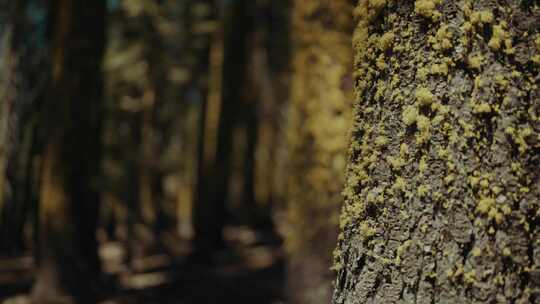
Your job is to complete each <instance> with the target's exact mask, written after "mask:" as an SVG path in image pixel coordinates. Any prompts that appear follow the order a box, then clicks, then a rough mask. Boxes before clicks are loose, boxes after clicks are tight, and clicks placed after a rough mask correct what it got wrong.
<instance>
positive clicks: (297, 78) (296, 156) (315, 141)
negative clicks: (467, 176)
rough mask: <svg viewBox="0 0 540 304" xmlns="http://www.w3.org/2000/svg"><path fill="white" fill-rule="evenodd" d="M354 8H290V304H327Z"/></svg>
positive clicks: (344, 3)
mask: <svg viewBox="0 0 540 304" xmlns="http://www.w3.org/2000/svg"><path fill="white" fill-rule="evenodd" d="M351 11H352V5H351V3H350V1H348V0H339V1H319V0H310V1H305V0H298V1H295V2H294V4H293V13H292V18H293V19H292V20H293V21H292V39H293V40H292V41H293V53H292V60H293V61H292V64H293V76H292V87H291V97H290V98H291V100H290V106H289V107H290V108H289V121H288V126H287V143H288V150H289V156H290V157H289V164H288V167H287V168H288V190H287V193H288V195H287V203H286V209H287V224H288V226H289V227H285V229H284V234H285V242H286V249H287V252H288V256H289V265H288V267H289V268H288V279H289V283H288V293H289V296H290V300H291V302H292V303H328V302H329V301H330V298H331V282H332V279H333V275H332V272H331V270H330V267H331V265H332V263H331V262H332V249H333V248H335V244H336V242H337V235H338V228H337V226H338V225H337V224H338V216H339V209H340V206H341V203H342V198H341V196H340V192H341V189H342V187H343V181H344V176H345V174H344V173H345V164H346V151H347V138H348V137H347V134H348V131H349V128H350V126H351V123H350V122H351V101H352V78H351V68H352V60H351V58H352V48H351V39H350V37H351V33H352V14H351Z"/></svg>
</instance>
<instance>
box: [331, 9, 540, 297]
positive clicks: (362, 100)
mask: <svg viewBox="0 0 540 304" xmlns="http://www.w3.org/2000/svg"><path fill="white" fill-rule="evenodd" d="M354 13H355V17H356V23H357V25H356V29H355V33H354V37H353V45H354V58H355V70H354V76H355V101H354V112H353V113H354V128H353V132H352V144H351V147H350V152H349V160H348V173H347V182H346V187H345V190H344V195H345V199H346V203H345V207H344V208H343V211H342V214H341V220H340V221H341V228H342V231H341V236H340V244H339V246H338V249H337V250H336V261H335V268H336V269H338V278H337V280H336V284H335V285H336V289H335V293H334V299H333V302H334V303H540V225H539V223H540V212H539V210H540V209H539V207H540V200H539V198H540V180H539V178H540V171H539V170H538V165H539V161H540V141H539V138H540V137H539V135H540V125H539V119H538V118H539V109H540V108H539V106H540V90H539V88H538V75H539V74H538V73H539V65H538V63H539V59H540V56H539V54H540V36H539V32H538V29H539V28H540V9H539V7H538V6H537V5H534V4H533V2H532V1H506V2H494V1H487V0H479V1H441V0H417V1H379V0H362V1H360V2H359V3H358V5H357V6H356V8H355V10H354Z"/></svg>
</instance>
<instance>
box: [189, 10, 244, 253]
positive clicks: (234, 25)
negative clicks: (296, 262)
mask: <svg viewBox="0 0 540 304" xmlns="http://www.w3.org/2000/svg"><path fill="white" fill-rule="evenodd" d="M248 6H249V1H246V0H235V1H231V2H227V3H225V4H224V12H223V17H222V18H223V33H219V32H217V33H216V37H215V41H214V45H213V46H212V47H213V50H212V51H211V59H210V60H211V63H210V64H211V72H210V73H220V74H221V75H220V77H218V76H216V75H215V74H214V75H213V76H211V77H214V79H213V83H211V84H210V86H211V87H210V90H211V92H210V93H209V100H208V104H207V105H206V107H205V112H206V113H205V117H204V120H205V123H204V126H203V128H204V131H203V132H201V134H204V135H203V136H204V138H203V139H202V140H203V143H202V146H201V148H200V155H201V157H202V158H201V162H200V164H199V178H198V183H197V184H198V185H197V189H198V190H197V199H196V203H195V206H194V228H195V240H194V244H195V247H196V250H197V251H199V252H200V253H202V254H207V253H211V252H212V251H213V250H215V249H219V248H221V247H223V236H222V230H223V226H224V225H225V221H226V217H227V210H226V205H227V199H228V197H229V181H230V175H231V151H232V135H233V131H234V124H235V121H236V119H237V112H238V110H239V108H238V107H239V106H240V105H241V100H242V97H243V94H242V93H243V86H242V85H243V84H244V82H245V80H246V78H245V77H246V59H247V58H246V49H247V47H246V46H247V35H248V31H249V28H250V24H249V23H248V22H249V20H250V19H249V17H248ZM212 61H213V62H212ZM220 63H221V67H220V66H219V65H220ZM220 68H221V69H220ZM220 70H221V71H220ZM212 90H213V92H212ZM218 92H219V93H218ZM216 94H220V95H216Z"/></svg>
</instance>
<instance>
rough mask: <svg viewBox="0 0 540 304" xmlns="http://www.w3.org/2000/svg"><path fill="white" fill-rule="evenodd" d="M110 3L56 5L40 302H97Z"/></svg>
mask: <svg viewBox="0 0 540 304" xmlns="http://www.w3.org/2000/svg"><path fill="white" fill-rule="evenodd" d="M105 10H106V6H105V1H92V2H88V1H83V0H81V1H79V0H57V1H53V3H52V6H51V10H50V12H51V17H50V18H51V19H50V20H51V28H50V30H51V31H50V35H51V36H50V39H51V49H52V52H51V55H52V64H51V68H52V69H51V83H50V86H49V91H48V96H47V98H48V99H47V101H46V105H45V110H44V114H43V122H44V123H45V124H44V125H43V126H42V127H43V128H44V129H45V132H46V133H45V134H46V143H45V148H44V152H43V170H42V185H41V201H40V206H39V247H38V251H39V252H38V259H39V260H38V263H39V265H38V273H37V281H36V283H35V286H34V289H33V301H34V302H35V303H49V302H50V303H53V302H54V303H65V302H71V301H76V302H77V303H95V300H94V297H93V295H94V293H95V291H96V290H95V288H96V282H97V279H98V275H99V269H100V265H99V264H100V263H99V259H98V254H97V242H96V235H95V232H96V231H95V229H96V224H97V215H98V207H99V191H98V187H97V186H98V185H97V180H96V178H97V176H98V173H99V171H100V154H101V153H100V148H101V142H100V141H101V116H102V115H101V114H102V113H101V111H102V108H101V104H102V99H103V96H102V92H103V90H102V74H101V73H102V71H101V64H102V56H103V48H104V41H105V35H104V32H105V31H104V29H105Z"/></svg>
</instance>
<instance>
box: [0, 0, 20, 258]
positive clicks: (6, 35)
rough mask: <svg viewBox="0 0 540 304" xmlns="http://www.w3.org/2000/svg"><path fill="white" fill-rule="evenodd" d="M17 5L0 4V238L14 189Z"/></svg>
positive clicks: (6, 244) (3, 243) (3, 246)
mask: <svg viewBox="0 0 540 304" xmlns="http://www.w3.org/2000/svg"><path fill="white" fill-rule="evenodd" d="M20 6H21V5H16V4H15V3H13V2H9V3H8V2H5V3H2V6H1V7H0V8H1V9H2V16H1V20H0V31H1V37H0V39H1V41H0V43H1V46H0V47H1V50H0V54H1V61H0V71H1V73H0V75H1V76H0V77H1V78H0V94H1V95H0V102H1V104H0V228H1V229H0V231H2V234H1V236H7V235H6V234H5V233H4V231H5V230H7V229H8V225H9V224H13V223H11V222H10V223H9V224H8V223H7V220H8V214H9V215H11V216H13V213H12V212H10V211H11V210H10V209H12V207H13V205H12V204H11V202H12V201H13V200H12V198H13V191H12V190H13V189H12V187H11V183H10V182H11V181H10V180H9V179H8V174H7V172H8V170H7V167H8V165H9V161H10V158H11V157H10V156H11V155H12V154H13V153H12V151H13V146H14V140H15V138H16V136H14V134H13V133H14V131H15V130H13V122H14V119H13V116H14V114H15V110H14V108H15V106H16V104H15V102H16V99H17V96H16V93H17V92H16V86H15V79H16V77H17V72H18V71H17V59H18V57H17V49H16V47H15V45H14V38H13V36H14V35H15V34H17V32H18V29H19V26H17V25H18V22H17V20H18V19H19V18H20V16H19V15H20ZM0 242H1V244H0V248H1V249H3V250H2V251H3V252H7V250H10V249H11V248H7V247H9V246H10V245H13V244H12V242H10V241H8V240H5V239H4V238H2V240H1V241H0Z"/></svg>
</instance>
